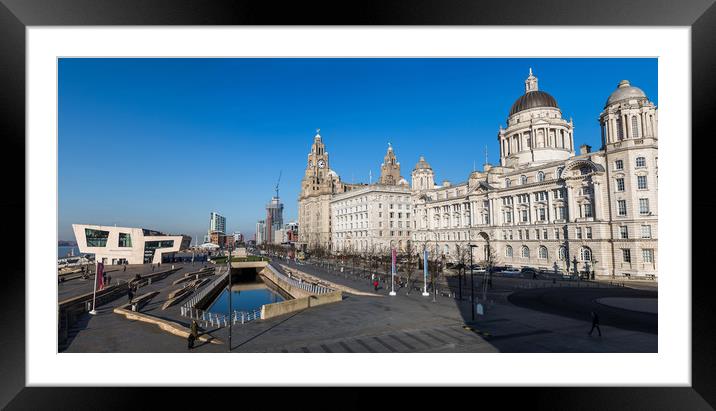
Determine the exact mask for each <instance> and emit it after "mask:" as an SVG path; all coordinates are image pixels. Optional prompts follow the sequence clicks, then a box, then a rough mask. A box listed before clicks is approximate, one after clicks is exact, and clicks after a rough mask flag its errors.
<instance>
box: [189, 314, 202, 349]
mask: <svg viewBox="0 0 716 411" xmlns="http://www.w3.org/2000/svg"><path fill="white" fill-rule="evenodd" d="M197 338H199V326H198V324H197V323H196V320H192V321H191V332H189V337H187V341H188V343H189V345H188V348H189V349H190V350H191V349H192V348H194V341H196V339H197Z"/></svg>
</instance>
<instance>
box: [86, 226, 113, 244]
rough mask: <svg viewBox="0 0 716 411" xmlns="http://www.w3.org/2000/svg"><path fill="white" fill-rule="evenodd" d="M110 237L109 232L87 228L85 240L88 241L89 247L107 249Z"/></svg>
mask: <svg viewBox="0 0 716 411" xmlns="http://www.w3.org/2000/svg"><path fill="white" fill-rule="evenodd" d="M108 237H109V231H102V230H93V229H91V228H85V239H86V240H87V247H106V246H107V238H108Z"/></svg>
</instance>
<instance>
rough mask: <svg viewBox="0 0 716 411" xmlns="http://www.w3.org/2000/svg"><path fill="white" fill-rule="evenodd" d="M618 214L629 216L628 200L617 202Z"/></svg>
mask: <svg viewBox="0 0 716 411" xmlns="http://www.w3.org/2000/svg"><path fill="white" fill-rule="evenodd" d="M617 213H618V214H619V215H620V216H625V215H627V209H626V200H617Z"/></svg>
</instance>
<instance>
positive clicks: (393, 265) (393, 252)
mask: <svg viewBox="0 0 716 411" xmlns="http://www.w3.org/2000/svg"><path fill="white" fill-rule="evenodd" d="M395 254H396V253H395V248H394V249H393V250H392V257H393V259H392V260H393V264H392V268H393V273H395Z"/></svg>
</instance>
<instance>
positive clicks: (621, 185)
mask: <svg viewBox="0 0 716 411" xmlns="http://www.w3.org/2000/svg"><path fill="white" fill-rule="evenodd" d="M617 191H624V179H623V178H617Z"/></svg>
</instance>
